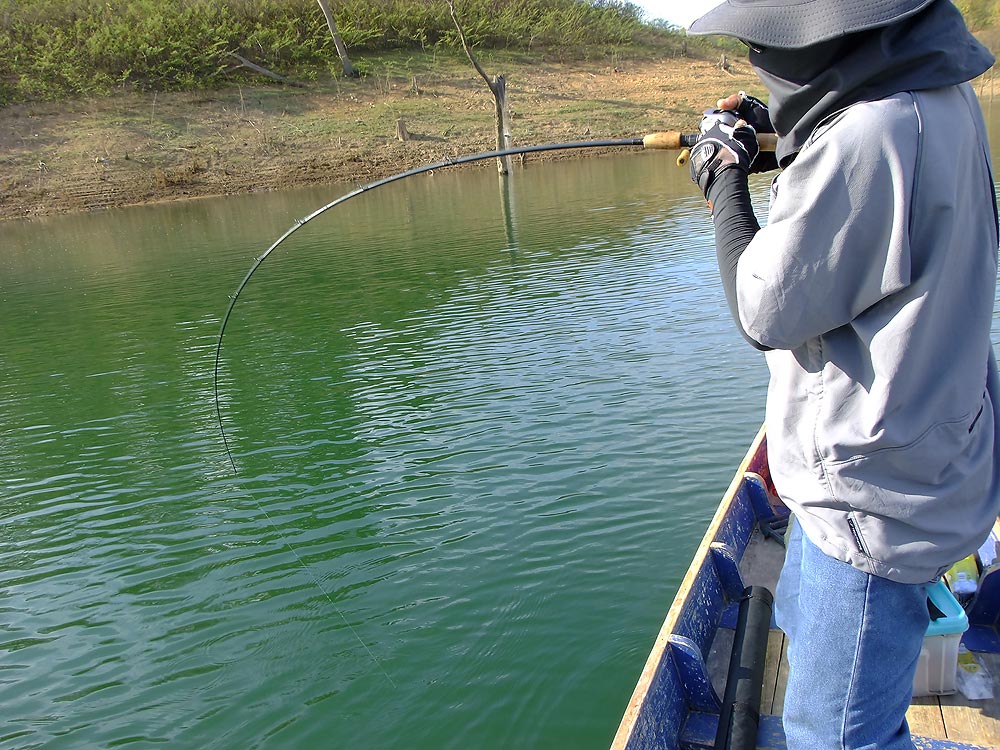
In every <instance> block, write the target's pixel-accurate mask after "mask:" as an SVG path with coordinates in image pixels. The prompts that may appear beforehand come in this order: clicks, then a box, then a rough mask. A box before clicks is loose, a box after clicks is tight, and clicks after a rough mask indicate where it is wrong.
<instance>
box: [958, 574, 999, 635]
mask: <svg viewBox="0 0 1000 750" xmlns="http://www.w3.org/2000/svg"><path fill="white" fill-rule="evenodd" d="M968 614H969V629H968V630H967V631H966V633H965V635H964V636H963V637H962V642H963V643H964V644H965V645H966V647H967V648H968V649H969V650H970V651H988V652H991V653H1000V635H998V633H997V617H998V614H1000V568H997V567H991V568H987V569H986V570H985V571H984V572H983V575H982V577H981V578H980V579H979V590H978V591H977V592H976V598H975V599H973V601H972V605H971V606H970V607H969V612H968Z"/></svg>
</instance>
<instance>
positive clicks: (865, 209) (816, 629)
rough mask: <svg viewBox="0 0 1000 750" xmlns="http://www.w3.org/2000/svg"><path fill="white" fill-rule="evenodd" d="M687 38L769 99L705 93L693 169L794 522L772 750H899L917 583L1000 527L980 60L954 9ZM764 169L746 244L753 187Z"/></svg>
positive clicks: (800, 1) (805, 19)
mask: <svg viewBox="0 0 1000 750" xmlns="http://www.w3.org/2000/svg"><path fill="white" fill-rule="evenodd" d="M688 32H689V33H691V34H698V35H701V34H722V35H726V36H730V37H735V38H737V39H739V40H740V41H742V42H743V43H744V44H745V45H746V46H747V48H748V50H749V52H748V55H749V62H750V64H751V66H752V67H753V69H754V71H755V73H756V74H757V75H758V77H759V78H760V80H761V82H762V83H763V85H764V87H765V88H766V89H767V92H768V94H769V100H768V104H766V105H765V104H764V102H763V101H761V100H759V99H756V98H754V97H751V96H747V95H746V94H744V93H742V92H741V93H740V94H735V95H730V96H727V97H725V98H723V99H720V100H719V102H718V103H717V106H718V109H717V110H715V111H712V112H709V113H707V114H706V116H705V117H704V119H703V121H702V122H701V126H700V132H701V135H700V138H699V140H698V142H697V144H696V145H695V146H694V147H693V148H692V151H691V158H690V170H691V177H692V180H693V181H694V182H695V183H696V184H697V185H698V186H699V187H700V188H701V190H702V192H703V193H704V195H705V197H706V199H707V200H708V204H709V207H710V210H711V212H712V219H713V222H714V226H715V238H716V247H717V254H718V262H719V270H720V273H721V277H722V286H723V289H724V293H725V296H726V298H727V301H728V303H729V306H730V309H731V311H732V314H733V318H734V319H735V321H736V324H737V326H738V327H739V330H740V332H741V333H742V335H743V336H744V337H745V338H746V339H747V340H748V341H749V342H750V343H751V344H752V345H753V346H754V347H755V348H757V349H759V350H762V351H764V356H765V357H766V359H767V364H768V368H769V370H770V383H769V387H768V394H767V403H766V415H765V424H766V429H767V451H768V459H769V463H770V466H771V472H772V476H773V478H774V481H775V485H776V486H777V487H778V489H779V492H780V493H781V496H782V499H783V500H784V501H785V503H786V504H787V505H788V506H789V507H790V508H791V510H792V511H793V514H794V517H795V522H794V524H793V530H792V532H791V535H790V538H789V540H788V551H787V556H786V561H785V565H784V567H783V569H782V572H781V577H780V580H779V583H778V587H777V592H776V602H775V605H776V617H777V621H778V625H779V626H780V627H781V628H782V629H783V630H784V631H785V633H786V635H787V637H788V641H789V650H788V660H789V680H788V687H787V692H786V697H785V704H784V711H783V724H784V729H785V734H786V738H787V746H788V748H789V750H824V749H827V748H831V749H832V748H837V749H838V750H840V749H843V750H855V749H861V748H864V749H865V750H874V749H876V748H877V749H878V750H902V749H903V748H905V749H906V750H911V749H912V747H913V744H912V741H911V739H910V735H909V729H908V726H907V723H906V710H907V707H908V705H909V703H910V700H911V693H912V685H913V679H914V674H915V672H916V669H917V660H918V656H919V653H920V648H921V644H922V642H923V638H924V633H925V631H926V628H927V625H928V622H929V616H928V609H927V588H928V585H929V584H930V583H932V582H934V581H936V580H937V579H938V578H939V577H940V576H941V575H942V573H943V572H944V571H945V570H947V569H948V568H949V567H950V566H951V565H952V564H953V563H955V562H956V561H957V560H960V559H962V558H964V557H966V556H968V555H969V554H971V553H972V552H974V551H975V550H976V549H977V547H978V546H979V545H980V544H981V543H982V542H983V541H984V540H985V539H986V537H987V535H988V534H989V531H990V528H991V527H992V525H993V523H994V520H995V519H996V518H997V512H998V510H1000V493H998V488H1000V476H998V474H1000V471H998V470H1000V459H998V448H1000V441H998V439H997V430H998V429H1000V414H998V408H1000V391H998V386H1000V381H998V375H997V366H996V361H995V358H994V353H993V348H992V345H991V339H990V328H991V322H992V316H993V306H994V298H995V292H996V290H995V285H996V279H997V245H998V238H997V235H998V227H997V205H996V197H995V194H994V187H993V177H992V171H991V164H990V156H989V146H988V143H987V135H986V128H985V125H984V123H983V118H982V114H981V111H980V107H979V103H978V101H977V99H976V96H975V92H974V90H973V88H972V86H971V85H970V83H969V81H971V80H972V79H973V78H975V77H977V76H979V75H981V74H982V73H983V72H984V71H986V70H988V69H989V68H990V66H991V65H992V64H993V56H992V55H991V54H990V53H989V52H988V51H987V50H986V49H985V48H984V47H983V46H982V45H981V44H980V43H979V42H977V41H976V39H975V38H974V37H973V36H972V35H971V34H970V33H969V31H968V30H967V28H966V25H965V22H964V20H963V18H962V15H961V13H960V12H959V11H958V9H957V8H956V7H955V6H954V5H953V4H952V3H951V2H950V0H872V1H871V2H857V1H852V0H728V2H725V3H723V4H721V5H718V6H716V7H715V8H713V9H712V10H711V11H709V12H708V13H707V14H705V15H704V16H702V17H701V18H699V19H698V20H696V21H695V22H694V23H693V24H692V25H691V27H690V28H689V30H688ZM757 132H776V133H777V135H778V146H777V151H776V152H775V153H774V154H770V153H761V152H760V151H759V149H758V145H757V141H756V138H755V133H757ZM772 169H780V172H779V173H778V175H777V177H775V179H774V180H773V182H772V184H771V189H770V210H769V216H768V222H767V225H766V226H764V227H761V226H760V224H759V223H758V221H757V219H756V217H755V215H754V212H753V208H752V206H751V200H750V193H749V190H748V175H749V174H751V173H756V172H764V171H770V170H772Z"/></svg>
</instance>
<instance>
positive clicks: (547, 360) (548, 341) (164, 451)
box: [0, 153, 767, 750]
mask: <svg viewBox="0 0 1000 750" xmlns="http://www.w3.org/2000/svg"><path fill="white" fill-rule="evenodd" d="M350 187H353V186H348V187H345V188H344V189H343V190H340V189H336V188H326V189H323V190H311V191H301V192H295V193H288V194H279V195H262V196H247V197H240V198H229V199H225V200H200V201H194V202H189V203H184V204H175V205H166V206H158V207H145V208H134V209H127V210H117V211H109V212H104V213H100V214H94V215H84V216H70V217H62V218H54V219H51V220H44V221H32V222H24V223H17V222H15V223H7V224H4V225H0V240H2V246H3V250H2V253H0V301H2V313H3V314H2V318H0V326H2V333H3V342H4V347H3V351H2V353H0V382H2V383H3V387H2V390H0V408H2V412H0V413H2V414H3V420H2V423H0V500H2V504H0V513H2V525H0V534H2V536H0V594H2V595H0V607H2V610H3V611H2V616H0V628H2V630H0V705H2V706H3V713H4V721H3V726H2V729H0V747H3V748H33V747H45V748H92V747H120V746H135V747H152V746H154V745H157V744H164V745H169V746H170V747H173V748H192V749H194V748H198V749H202V748H239V749H240V750H244V749H246V748H296V749H298V748H329V747H348V746H363V747H370V748H378V749H379V750H395V749H397V748H399V749H400V750H402V749H403V748H406V749H407V750H414V749H416V750H425V749H426V750H430V749H431V748H476V750H494V749H495V750H500V749H501V748H503V749H505V750H506V749H509V748H513V747H523V748H552V749H553V750H554V749H557V748H569V747H572V748H583V749H586V748H593V749H595V750H596V749H598V748H606V747H607V746H608V744H609V742H610V740H611V738H612V736H613V735H614V732H615V730H616V728H617V725H618V721H619V719H620V717H621V714H622V711H623V709H624V708H625V705H626V704H627V702H628V699H629V697H630V694H631V691H632V688H633V687H634V685H635V682H636V679H637V678H638V675H639V671H640V669H641V667H642V664H643V662H644V661H645V658H646V655H647V653H648V652H649V649H650V647H651V645H652V642H653V638H654V636H655V634H656V632H657V630H658V628H659V625H660V623H661V622H662V619H663V617H664V615H665V613H666V609H667V607H668V605H669V603H670V601H671V598H672V596H673V594H674V592H675V590H676V588H677V585H678V583H679V581H680V579H681V577H682V575H683V573H684V571H685V570H686V567H687V563H688V560H689V559H690V556H691V554H692V552H693V551H694V550H695V548H696V547H697V545H698V542H699V541H700V539H701V536H702V533H703V531H704V528H705V526H706V525H707V523H708V521H709V519H710V518H711V516H712V514H713V512H714V510H715V507H716V505H717V502H718V500H719V497H720V496H721V494H722V492H723V491H724V490H725V488H726V486H727V485H728V483H729V481H730V479H731V476H732V473H733V471H734V470H735V467H736V465H737V464H738V462H739V460H740V458H741V457H742V455H743V453H744V451H745V449H746V447H747V445H748V444H749V442H750V440H751V439H752V437H753V435H754V434H755V432H756V430H757V428H758V426H759V424H760V421H761V419H762V417H763V401H764V391H765V387H766V379H767V374H766V367H765V365H764V363H763V360H762V359H761V357H760V355H759V354H757V353H756V352H754V351H753V350H752V349H751V348H749V347H748V346H746V345H745V344H744V343H743V342H742V340H741V339H740V338H739V336H738V335H737V334H736V333H735V331H734V329H733V325H732V323H731V321H730V319H729V314H728V311H727V308H726V305H725V302H724V299H723V296H722V291H721V288H720V286H719V284H718V274H717V270H716V267H715V260H714V246H713V238H712V229H711V223H710V220H709V217H708V213H707V209H706V207H705V205H704V202H703V201H702V200H701V198H700V195H698V194H697V192H696V190H695V188H694V187H693V186H692V185H691V183H690V181H689V179H688V177H687V171H686V170H681V169H678V168H676V167H675V166H673V163H672V156H665V155H664V154H653V153H651V154H629V155H624V156H615V157H608V156H602V157H591V158H580V159H572V160H566V161H561V162H556V163H544V164H541V163H539V164H530V163H529V166H528V168H527V169H525V170H524V171H522V172H519V173H518V174H516V175H515V179H514V180H512V182H511V183H510V189H509V193H508V194H507V195H506V196H505V194H504V191H503V190H501V186H500V181H499V179H498V177H497V175H496V174H495V173H494V172H493V170H492V168H485V169H475V168H462V169H456V170H445V171H440V172H437V173H435V174H433V175H430V176H422V177H417V178H413V179H408V180H404V181H402V182H399V183H396V184H393V185H389V186H387V187H385V188H381V189H379V190H376V191H372V192H370V193H365V194H363V195H361V196H359V197H358V198H356V199H352V200H351V201H349V202H347V203H345V204H343V205H342V206H339V207H337V208H335V209H333V210H331V211H330V212H329V213H327V214H325V215H324V216H322V217H320V218H318V219H316V220H315V221H313V222H311V223H310V224H308V225H306V226H305V227H303V228H302V229H300V230H299V231H298V232H296V233H295V234H294V235H293V236H292V237H291V238H290V239H289V240H288V241H287V242H285V243H284V244H283V245H282V246H281V247H280V248H279V249H278V250H277V251H276V252H275V254H274V255H273V256H272V257H271V258H269V259H268V261H267V262H266V263H265V264H264V265H263V266H262V267H261V269H260V271H259V272H258V273H257V274H256V275H255V277H254V278H253V280H252V281H251V283H250V284H249V286H248V287H247V288H246V291H245V292H244V293H243V295H242V296H241V297H240V301H239V303H238V305H237V306H236V308H235V311H234V313H233V316H232V319H231V321H230V324H229V327H228V329H227V333H226V338H225V344H224V348H223V352H222V370H221V381H220V385H221V397H222V401H221V406H222V412H223V417H224V420H225V427H226V432H227V434H228V436H229V440H230V445H231V447H232V453H233V459H234V461H235V464H236V468H237V471H236V473H235V474H234V473H233V470H232V466H231V465H230V462H229V458H228V457H227V455H226V452H225V449H224V447H223V444H222V441H221V438H220V434H219V429H218V424H217V421H216V413H215V403H214V399H213V380H212V370H213V362H214V353H215V344H216V336H217V333H218V329H219V324H220V321H221V318H222V315H223V314H224V312H225V310H226V306H227V305H228V304H229V295H230V294H231V293H232V292H233V291H234V290H235V288H236V286H237V284H238V283H239V281H240V279H241V278H242V277H243V275H244V274H245V272H246V271H247V269H248V268H249V266H250V264H251V263H252V261H253V259H254V256H255V255H259V254H260V253H261V252H263V251H264V249H266V248H267V247H268V245H270V244H271V242H273V241H274V239H275V238H277V237H278V236H279V235H280V234H281V233H282V232H284V231H285V230H286V229H287V228H288V227H290V226H291V225H292V224H293V223H294V221H295V219H296V218H298V217H302V216H305V215H307V214H308V213H310V212H312V211H313V210H314V209H316V208H317V207H318V206H320V205H323V204H324V203H326V202H328V201H329V200H331V199H333V198H335V197H337V195H339V194H341V193H342V192H346V190H347V189H350ZM753 187H754V193H755V200H756V202H757V204H758V206H760V207H762V206H763V202H764V200H765V196H766V181H763V180H755V181H754V184H753ZM760 213H761V215H762V216H763V211H761V212H760Z"/></svg>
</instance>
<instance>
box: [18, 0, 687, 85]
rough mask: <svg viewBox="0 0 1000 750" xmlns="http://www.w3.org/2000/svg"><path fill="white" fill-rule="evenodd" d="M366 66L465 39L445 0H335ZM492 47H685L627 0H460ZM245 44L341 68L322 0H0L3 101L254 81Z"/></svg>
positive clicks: (284, 58) (311, 66)
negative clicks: (245, 64)
mask: <svg viewBox="0 0 1000 750" xmlns="http://www.w3.org/2000/svg"><path fill="white" fill-rule="evenodd" d="M331 6H332V8H333V11H334V15H335V18H336V21H337V26H338V28H339V31H340V34H341V36H342V37H343V39H344V41H345V43H346V45H347V48H348V50H349V53H350V54H351V57H352V61H353V62H354V64H355V65H356V67H358V68H359V69H360V70H361V72H362V73H367V72H372V70H373V68H374V67H377V65H378V61H379V59H380V58H381V57H383V56H384V54H385V53H387V52H394V51H400V50H411V51H414V52H416V51H419V52H424V53H426V52H428V51H441V52H447V51H450V50H454V49H457V48H458V41H457V34H456V31H455V27H454V24H453V22H452V20H451V17H450V15H449V12H448V6H447V3H446V2H444V0H381V1H380V2H372V1H371V0H334V1H333V2H332V3H331ZM456 7H457V9H458V11H459V13H460V15H461V17H462V18H463V26H464V27H465V31H466V34H467V36H468V37H469V39H470V41H471V43H472V44H473V45H474V46H476V47H477V48H481V49H484V50H505V51H509V52H526V53H531V54H534V55H544V54H546V51H547V50H556V51H557V54H559V55H562V56H569V57H574V58H578V59H594V58H600V57H602V56H607V55H610V54H614V52H615V50H618V49H621V48H624V47H634V46H637V45H638V46H640V47H641V46H646V47H658V48H661V49H662V48H663V47H665V46H669V45H673V46H674V47H676V48H680V46H681V45H682V44H683V43H684V42H683V35H682V33H681V32H679V31H678V30H677V29H669V28H658V27H654V26H650V25H647V24H644V23H643V22H642V18H641V11H640V10H639V8H638V7H637V6H635V5H632V4H631V3H629V2H627V1H626V0H457V2H456ZM231 53H236V54H239V55H241V56H243V57H245V58H247V59H249V60H252V61H253V62H255V63H256V64H259V65H262V66H264V67H266V68H268V69H270V70H273V71H275V72H278V73H280V74H281V75H283V76H286V77H291V78H295V79H299V80H303V81H323V80H327V79H329V78H330V77H331V75H335V74H336V73H337V72H338V71H339V70H340V63H339V59H338V57H337V53H336V49H335V47H334V44H333V40H332V37H331V34H330V31H329V29H328V28H327V25H326V21H325V19H324V16H323V14H322V12H321V10H320V8H319V6H318V4H317V3H316V2H315V0H173V1H171V2H163V1H162V0H0V71H3V73H0V104H3V103H10V102H25V101H39V100H55V99H60V98H64V97H67V96H92V95H95V94H102V95H106V94H110V93H112V92H116V91H122V90H125V91H184V90H188V91H190V90H196V89H213V88H219V87H220V86H225V85H231V84H234V83H246V82H247V81H248V80H249V76H250V75H251V74H250V73H248V71H247V70H246V68H239V67H234V61H235V58H233V57H232V56H231Z"/></svg>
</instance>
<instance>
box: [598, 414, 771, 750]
mask: <svg viewBox="0 0 1000 750" xmlns="http://www.w3.org/2000/svg"><path fill="white" fill-rule="evenodd" d="M764 436H765V430H764V427H763V426H762V427H761V428H760V429H759V430H758V432H757V435H756V436H755V437H754V439H753V441H752V442H751V444H750V447H749V448H748V450H747V452H746V455H745V456H744V457H743V460H742V461H741V462H740V465H739V468H737V470H736V473H735V475H734V476H733V479H732V481H731V482H730V484H729V487H728V488H727V489H726V491H725V493H724V494H723V496H722V499H721V500H720V501H719V507H718V508H717V509H716V511H715V515H714V516H713V517H712V520H711V522H710V523H709V525H708V528H707V529H706V531H705V535H704V536H703V537H702V540H701V544H700V545H699V546H698V549H697V551H696V552H695V554H694V556H693V557H692V558H691V564H690V565H689V566H688V569H687V572H686V573H685V575H684V578H683V579H681V583H680V585H679V586H678V588H677V593H676V594H675V595H674V599H673V602H672V603H671V605H670V609H669V610H667V615H666V618H664V621H663V625H662V626H661V627H660V630H659V632H658V633H657V635H656V639H655V640H654V642H653V647H652V649H651V650H650V653H649V656H648V657H647V658H646V662H645V664H644V665H643V668H642V672H641V673H640V674H639V680H638V682H637V683H636V686H635V689H634V690H633V692H632V696H631V698H630V699H629V703H628V706H627V707H626V709H625V712H624V714H623V716H622V720H621V722H620V724H619V726H618V731H617V732H616V733H615V737H614V740H613V741H612V744H611V750H626V748H627V747H628V742H629V740H630V739H631V738H632V733H633V731H634V729H635V724H636V721H637V720H638V718H639V714H640V712H641V710H642V705H643V702H644V700H645V697H646V694H647V693H648V691H649V688H650V686H651V685H652V683H653V678H654V677H655V675H656V672H657V670H658V669H659V667H660V664H661V663H662V662H663V658H664V656H665V654H666V651H667V648H668V642H669V639H670V636H671V635H672V634H673V633H675V632H676V631H677V626H678V623H679V618H680V616H681V613H682V612H683V610H684V607H685V604H686V603H687V598H688V595H689V594H690V592H691V590H692V587H693V585H694V583H695V581H696V579H697V577H698V574H699V571H700V570H701V567H702V563H703V562H704V561H705V559H706V558H707V557H708V556H709V555H710V554H711V545H712V543H713V542H714V541H715V539H716V537H717V536H718V534H719V531H720V530H721V529H722V526H723V523H724V522H725V520H726V517H727V516H728V514H729V512H730V509H731V508H732V506H733V502H734V501H735V499H736V497H737V494H738V492H739V489H740V486H741V484H742V483H743V479H744V475H745V474H746V473H747V471H749V469H750V466H751V464H752V463H753V461H754V459H755V458H756V457H757V454H758V453H759V451H760V449H761V446H762V444H763V442H764Z"/></svg>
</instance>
